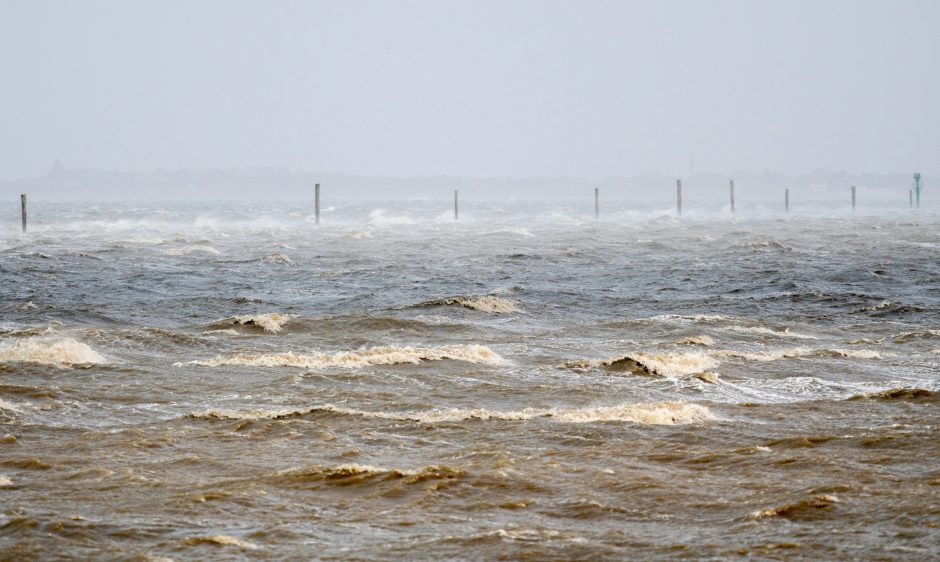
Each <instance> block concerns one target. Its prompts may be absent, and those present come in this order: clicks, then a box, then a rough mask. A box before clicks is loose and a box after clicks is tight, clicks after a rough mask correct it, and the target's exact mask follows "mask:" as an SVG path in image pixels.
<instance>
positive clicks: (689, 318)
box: [640, 314, 733, 322]
mask: <svg viewBox="0 0 940 562" xmlns="http://www.w3.org/2000/svg"><path fill="white" fill-rule="evenodd" d="M640 320H653V321H659V322H661V321H673V322H676V321H678V322H722V321H724V320H733V318H732V317H731V316H724V315H721V314H692V315H683V314H659V315H657V316H650V317H649V318H641V319H640Z"/></svg>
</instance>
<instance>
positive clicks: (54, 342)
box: [0, 337, 105, 367]
mask: <svg viewBox="0 0 940 562" xmlns="http://www.w3.org/2000/svg"><path fill="white" fill-rule="evenodd" d="M12 362H22V363H38V364H40V365H51V366H54V367H70V366H74V365H102V364H104V363H105V360H104V358H103V357H102V356H101V355H100V354H98V352H97V351H95V350H94V349H92V348H90V347H89V346H88V345H86V344H84V343H82V342H80V341H77V340H74V339H72V338H52V337H30V338H26V339H25V340H21V341H17V342H14V343H12V344H4V345H0V363H12Z"/></svg>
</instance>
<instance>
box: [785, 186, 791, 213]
mask: <svg viewBox="0 0 940 562" xmlns="http://www.w3.org/2000/svg"><path fill="white" fill-rule="evenodd" d="M783 210H784V211H785V212H787V213H789V212H790V188H789V187H788V188H786V189H784V190H783Z"/></svg>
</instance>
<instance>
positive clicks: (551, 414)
mask: <svg viewBox="0 0 940 562" xmlns="http://www.w3.org/2000/svg"><path fill="white" fill-rule="evenodd" d="M315 412H325V413H334V414H342V415H349V416H361V417H365V418H375V419H387V420H398V421H415V422H420V423H428V424H434V423H448V422H461V421H469V420H480V421H490V420H495V421H525V420H531V419H535V418H550V419H554V420H557V421H559V422H565V423H592V422H612V421H620V422H630V423H636V424H641V425H686V424H692V423H700V422H706V421H713V420H716V419H717V418H716V417H715V416H714V414H712V413H711V411H710V410H709V409H708V408H707V407H705V406H702V405H699V404H692V403H689V402H654V403H633V404H618V405H614V406H595V407H585V408H524V409H522V410H510V411H500V410H489V409H486V408H442V409H435V410H423V411H411V412H370V411H365V410H356V409H352V408H344V407H339V406H334V405H332V404H324V405H322V406H315V407H312V408H307V409H299V410H289V409H277V410H251V411H243V412H237V411H226V410H206V411H203V412H196V413H193V414H191V417H194V418H203V419H231V420H250V421H254V420H260V419H287V418H293V417H300V416H303V415H306V414H310V413H315Z"/></svg>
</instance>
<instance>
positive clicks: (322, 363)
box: [190, 345, 505, 369]
mask: <svg viewBox="0 0 940 562" xmlns="http://www.w3.org/2000/svg"><path fill="white" fill-rule="evenodd" d="M444 359H452V360H456V361H466V362H468V363H484V364H491V365H498V364H502V363H505V360H504V359H503V358H502V357H500V356H499V355H497V354H496V353H495V352H493V350H491V349H490V348H488V347H486V346H483V345H450V346H444V347H439V348H422V347H396V346H383V347H371V348H363V349H359V350H356V351H341V352H339V353H333V354H330V353H309V354H303V353H293V352H290V351H288V352H286V353H236V354H233V355H228V356H218V357H215V358H214V359H208V360H202V361H192V362H190V364H191V365H201V366H204V367H221V366H225V365H245V366H256V367H300V368H303V369H315V368H325V367H342V368H350V369H354V368H358V367H368V366H371V365H395V364H402V363H420V362H422V361H441V360H444Z"/></svg>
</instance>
